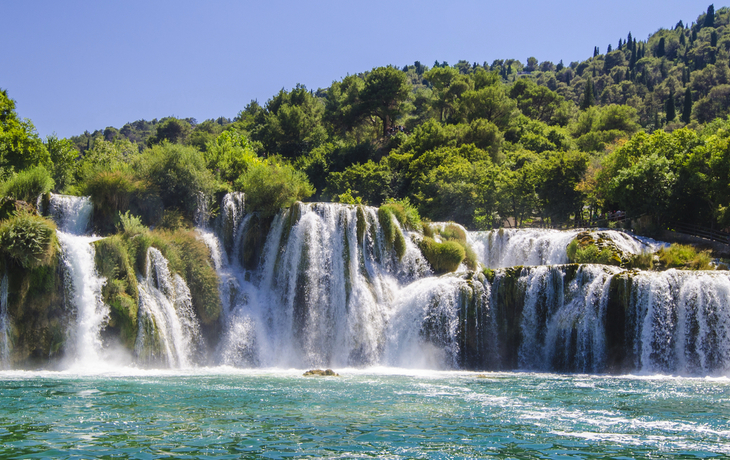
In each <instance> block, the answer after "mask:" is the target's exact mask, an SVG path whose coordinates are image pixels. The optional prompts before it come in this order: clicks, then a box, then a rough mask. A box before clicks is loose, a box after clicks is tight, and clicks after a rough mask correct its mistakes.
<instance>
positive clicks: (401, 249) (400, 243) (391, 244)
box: [378, 205, 406, 259]
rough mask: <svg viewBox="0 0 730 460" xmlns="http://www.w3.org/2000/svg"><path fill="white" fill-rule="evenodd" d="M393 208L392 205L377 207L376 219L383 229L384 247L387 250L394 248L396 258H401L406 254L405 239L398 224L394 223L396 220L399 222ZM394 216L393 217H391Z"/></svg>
mask: <svg viewBox="0 0 730 460" xmlns="http://www.w3.org/2000/svg"><path fill="white" fill-rule="evenodd" d="M393 208H394V206H388V205H386V206H381V207H380V208H379V209H378V221H379V222H380V227H381V228H382V229H383V234H384V236H385V246H386V248H387V249H389V250H390V249H395V252H396V254H397V255H398V258H399V259H402V258H403V256H404V255H405V254H406V240H405V237H404V236H403V232H402V231H401V228H400V226H399V225H397V224H396V222H398V223H400V222H399V221H398V217H397V216H395V215H394V212H393ZM394 217H395V219H393V218H394ZM404 217H405V216H404ZM401 225H403V224H401Z"/></svg>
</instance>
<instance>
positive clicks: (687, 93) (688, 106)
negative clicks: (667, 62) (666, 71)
mask: <svg viewBox="0 0 730 460" xmlns="http://www.w3.org/2000/svg"><path fill="white" fill-rule="evenodd" d="M691 116H692V90H691V89H690V88H689V86H688V87H687V89H686V90H684V109H683V110H682V121H683V122H685V123H689V120H690V117H691Z"/></svg>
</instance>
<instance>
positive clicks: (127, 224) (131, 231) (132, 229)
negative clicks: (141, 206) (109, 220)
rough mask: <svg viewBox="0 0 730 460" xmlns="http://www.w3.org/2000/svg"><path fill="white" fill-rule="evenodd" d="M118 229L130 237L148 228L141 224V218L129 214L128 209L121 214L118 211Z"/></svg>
mask: <svg viewBox="0 0 730 460" xmlns="http://www.w3.org/2000/svg"><path fill="white" fill-rule="evenodd" d="M118 230H120V231H121V232H123V233H124V234H125V235H126V236H128V237H132V236H135V235H139V234H140V233H145V232H146V231H147V230H148V228H147V227H146V226H145V225H144V224H142V219H140V218H139V217H138V216H135V215H133V214H130V213H129V211H127V212H125V213H124V214H122V213H121V212H120V213H119V227H118Z"/></svg>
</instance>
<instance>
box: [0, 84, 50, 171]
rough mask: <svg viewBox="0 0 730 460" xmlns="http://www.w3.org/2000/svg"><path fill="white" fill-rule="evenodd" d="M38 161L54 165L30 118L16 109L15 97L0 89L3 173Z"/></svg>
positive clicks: (17, 169)
mask: <svg viewBox="0 0 730 460" xmlns="http://www.w3.org/2000/svg"><path fill="white" fill-rule="evenodd" d="M35 165H43V166H45V167H46V168H47V169H51V166H52V165H51V156H50V155H49V154H48V150H46V147H45V146H44V145H43V141H42V140H41V139H40V137H39V136H38V133H37V132H36V130H35V127H34V126H33V123H31V122H30V120H21V119H20V118H18V115H17V114H16V113H15V101H14V100H12V99H10V98H9V97H8V93H7V91H5V90H0V168H1V170H0V175H6V174H9V173H11V172H13V171H22V170H23V169H26V168H29V167H31V166H35Z"/></svg>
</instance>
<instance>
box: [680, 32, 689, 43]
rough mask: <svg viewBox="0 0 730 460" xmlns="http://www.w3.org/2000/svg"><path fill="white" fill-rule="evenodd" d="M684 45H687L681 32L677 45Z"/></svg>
mask: <svg viewBox="0 0 730 460" xmlns="http://www.w3.org/2000/svg"><path fill="white" fill-rule="evenodd" d="M685 43H687V40H685V38H684V32H681V33H680V34H679V44H680V45H684V44H685Z"/></svg>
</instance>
